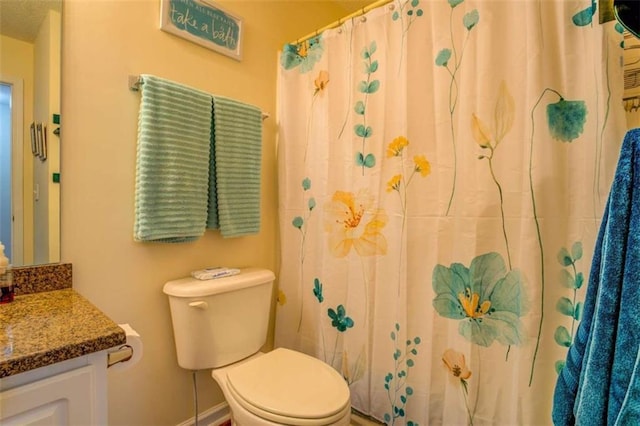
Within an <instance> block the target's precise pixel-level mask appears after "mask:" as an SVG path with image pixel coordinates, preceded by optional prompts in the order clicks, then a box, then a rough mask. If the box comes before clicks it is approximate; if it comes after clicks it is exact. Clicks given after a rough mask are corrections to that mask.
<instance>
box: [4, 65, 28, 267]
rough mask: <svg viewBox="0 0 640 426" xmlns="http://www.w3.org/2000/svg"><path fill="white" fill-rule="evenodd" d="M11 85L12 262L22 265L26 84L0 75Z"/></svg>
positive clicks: (6, 83)
mask: <svg viewBox="0 0 640 426" xmlns="http://www.w3.org/2000/svg"><path fill="white" fill-rule="evenodd" d="M0 84H5V85H8V86H11V215H12V217H13V220H12V223H11V263H12V264H14V265H22V263H23V253H24V187H23V183H24V176H23V174H24V171H23V164H24V163H23V160H24V137H23V135H24V84H23V82H22V79H19V78H13V77H9V76H5V75H0Z"/></svg>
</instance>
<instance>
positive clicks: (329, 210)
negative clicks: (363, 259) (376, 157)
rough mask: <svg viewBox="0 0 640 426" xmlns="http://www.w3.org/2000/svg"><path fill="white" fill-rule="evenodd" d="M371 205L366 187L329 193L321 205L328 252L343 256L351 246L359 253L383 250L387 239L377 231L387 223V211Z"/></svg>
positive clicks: (380, 253)
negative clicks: (324, 215)
mask: <svg viewBox="0 0 640 426" xmlns="http://www.w3.org/2000/svg"><path fill="white" fill-rule="evenodd" d="M374 206H375V204H374V198H373V196H372V195H371V194H369V192H368V191H367V190H361V191H359V192H358V193H357V194H354V193H352V192H346V191H336V192H335V193H334V194H333V197H331V201H329V202H327V204H326V205H325V208H324V210H325V213H326V219H325V231H326V232H327V233H328V234H329V250H330V251H331V254H333V255H334V256H336V257H345V256H346V255H348V254H349V252H350V251H351V249H352V248H353V249H354V250H355V251H356V253H357V254H358V255H359V256H375V255H383V254H386V253H387V239H386V238H385V236H384V235H383V234H382V232H381V231H382V228H384V227H385V226H386V224H387V219H388V218H387V214H386V213H385V212H384V210H382V209H376V208H375V207H374Z"/></svg>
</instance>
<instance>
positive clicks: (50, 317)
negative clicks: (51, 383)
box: [0, 288, 126, 378]
mask: <svg viewBox="0 0 640 426" xmlns="http://www.w3.org/2000/svg"><path fill="white" fill-rule="evenodd" d="M125 342H126V336H125V332H124V330H122V328H120V327H118V325H117V324H116V323H114V322H113V321H112V320H111V319H109V317H107V316H106V315H105V314H104V313H103V312H102V311H100V310H99V309H98V308H96V307H95V306H93V304H91V302H89V301H88V300H87V299H85V298H84V297H82V296H81V295H80V294H78V293H77V292H76V291H74V290H73V289H71V288H65V289H61V290H53V291H44V292H39V293H31V294H24V295H18V296H16V297H15V299H14V301H13V302H11V303H6V304H2V305H0V378H2V377H7V376H11V375H13V374H18V373H22V372H25V371H28V370H32V369H35V368H38V367H44V366H47V365H51V364H55V363H57V362H61V361H65V360H67V359H70V358H75V357H78V356H82V355H87V354H90V353H92V352H98V351H101V350H104V349H108V348H112V347H114V346H119V345H122V344H124V343H125Z"/></svg>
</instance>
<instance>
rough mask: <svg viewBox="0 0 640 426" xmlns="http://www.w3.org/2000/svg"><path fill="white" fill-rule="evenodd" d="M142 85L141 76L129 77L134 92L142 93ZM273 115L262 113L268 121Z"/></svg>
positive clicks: (263, 117) (130, 87)
mask: <svg viewBox="0 0 640 426" xmlns="http://www.w3.org/2000/svg"><path fill="white" fill-rule="evenodd" d="M141 85H142V78H141V77H140V76H139V75H130V76H129V90H131V91H132V92H138V91H140V86H141ZM270 116H271V115H270V114H269V113H268V112H264V111H262V119H263V120H266V119H267V118H269V117H270Z"/></svg>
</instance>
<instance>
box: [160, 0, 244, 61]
mask: <svg viewBox="0 0 640 426" xmlns="http://www.w3.org/2000/svg"><path fill="white" fill-rule="evenodd" d="M160 29H161V30H163V31H166V32H168V33H171V34H174V35H177V36H179V37H182V38H184V39H186V40H189V41H191V42H193V43H197V44H199V45H201V46H204V47H206V48H208V49H211V50H214V51H216V52H218V53H222V54H224V55H227V56H230V57H231V58H233V59H236V60H238V61H240V60H241V59H242V18H239V17H238V16H235V15H233V14H231V13H229V12H227V11H225V10H223V9H222V8H221V7H220V6H218V5H216V4H215V2H212V1H210V0H160Z"/></svg>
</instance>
